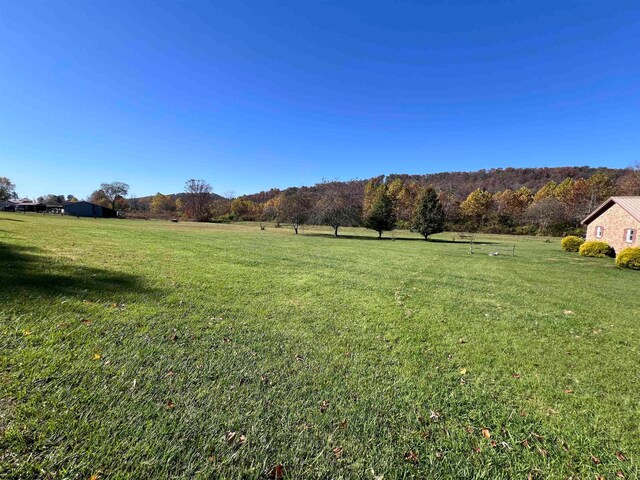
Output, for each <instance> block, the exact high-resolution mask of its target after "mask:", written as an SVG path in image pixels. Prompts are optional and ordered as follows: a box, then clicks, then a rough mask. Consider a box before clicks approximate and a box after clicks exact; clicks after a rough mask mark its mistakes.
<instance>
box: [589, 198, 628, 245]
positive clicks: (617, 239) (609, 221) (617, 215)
mask: <svg viewBox="0 0 640 480" xmlns="http://www.w3.org/2000/svg"><path fill="white" fill-rule="evenodd" d="M581 223H582V224H583V225H586V226H587V240H599V241H602V242H607V243H608V244H609V245H611V246H612V247H613V248H614V250H615V251H616V252H619V251H620V250H624V249H625V248H627V247H640V241H638V232H640V197H611V198H609V200H607V201H606V202H604V203H603V204H602V205H600V206H599V207H598V208H596V209H595V210H594V211H593V212H591V213H590V214H589V215H587V217H586V218H585V219H584V220H582V222H581Z"/></svg>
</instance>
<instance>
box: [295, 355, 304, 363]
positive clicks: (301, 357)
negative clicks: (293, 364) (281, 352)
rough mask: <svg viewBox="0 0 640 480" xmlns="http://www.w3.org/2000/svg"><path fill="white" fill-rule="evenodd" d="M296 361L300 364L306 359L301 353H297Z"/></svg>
mask: <svg viewBox="0 0 640 480" xmlns="http://www.w3.org/2000/svg"><path fill="white" fill-rule="evenodd" d="M295 359H296V360H297V361H298V362H302V361H303V360H304V357H303V356H302V355H300V354H299V353H296V356H295Z"/></svg>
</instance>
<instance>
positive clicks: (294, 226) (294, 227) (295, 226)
mask: <svg viewBox="0 0 640 480" xmlns="http://www.w3.org/2000/svg"><path fill="white" fill-rule="evenodd" d="M293 230H294V231H295V232H296V235H297V234H298V224H297V223H294V224H293Z"/></svg>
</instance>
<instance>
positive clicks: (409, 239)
mask: <svg viewBox="0 0 640 480" xmlns="http://www.w3.org/2000/svg"><path fill="white" fill-rule="evenodd" d="M303 235H304V236H305V237H323V238H337V239H340V238H344V239H348V240H375V241H381V240H387V241H395V242H423V243H454V244H457V245H469V241H468V240H447V239H444V238H433V239H429V240H428V241H425V239H424V238H419V237H395V238H393V237H382V238H378V237H375V236H371V237H365V236H364V235H343V234H338V236H337V237H336V236H335V235H334V234H333V233H331V232H326V233H323V232H305V233H304V234H303ZM473 243H474V244H475V245H499V244H497V243H495V242H473Z"/></svg>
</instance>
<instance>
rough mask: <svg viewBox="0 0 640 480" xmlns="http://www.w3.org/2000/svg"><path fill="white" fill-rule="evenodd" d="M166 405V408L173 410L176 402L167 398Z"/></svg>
mask: <svg viewBox="0 0 640 480" xmlns="http://www.w3.org/2000/svg"><path fill="white" fill-rule="evenodd" d="M166 407H167V410H173V409H174V408H176V404H175V403H173V402H172V401H171V400H167V403H166Z"/></svg>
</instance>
